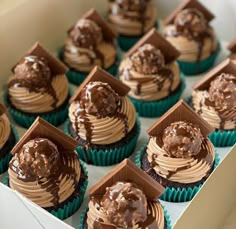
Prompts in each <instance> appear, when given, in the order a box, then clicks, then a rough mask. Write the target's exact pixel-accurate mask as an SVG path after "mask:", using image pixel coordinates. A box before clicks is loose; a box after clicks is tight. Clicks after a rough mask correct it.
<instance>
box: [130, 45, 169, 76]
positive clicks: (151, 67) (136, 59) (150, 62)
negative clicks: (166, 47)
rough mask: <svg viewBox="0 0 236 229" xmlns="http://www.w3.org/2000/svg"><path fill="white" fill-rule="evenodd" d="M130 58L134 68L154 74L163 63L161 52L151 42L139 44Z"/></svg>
mask: <svg viewBox="0 0 236 229" xmlns="http://www.w3.org/2000/svg"><path fill="white" fill-rule="evenodd" d="M130 59H131V62H132V65H133V67H134V69H135V70H136V71H137V72H140V73H144V74H155V73H157V72H158V70H160V69H161V68H162V67H163V66H164V65H165V59H164V56H163V54H162V53H161V51H160V50H159V49H157V48H155V47H154V46H153V45H151V44H145V45H143V46H141V47H140V48H139V49H138V50H137V51H136V52H135V53H134V54H133V55H132V56H131V57H130Z"/></svg>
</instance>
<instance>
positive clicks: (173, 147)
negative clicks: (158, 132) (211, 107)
mask: <svg viewBox="0 0 236 229" xmlns="http://www.w3.org/2000/svg"><path fill="white" fill-rule="evenodd" d="M162 140H163V149H164V150H165V151H166V153H167V154H168V155H169V156H171V157H175V158H189V157H191V156H195V155H197V154H198V153H199V152H200V150H201V144H202V140H203V136H202V134H201V131H200V129H199V128H198V127H197V126H195V125H193V124H192V123H188V122H184V121H179V122H174V123H171V124H170V125H169V126H168V127H166V129H165V130H164V134H163V137H162Z"/></svg>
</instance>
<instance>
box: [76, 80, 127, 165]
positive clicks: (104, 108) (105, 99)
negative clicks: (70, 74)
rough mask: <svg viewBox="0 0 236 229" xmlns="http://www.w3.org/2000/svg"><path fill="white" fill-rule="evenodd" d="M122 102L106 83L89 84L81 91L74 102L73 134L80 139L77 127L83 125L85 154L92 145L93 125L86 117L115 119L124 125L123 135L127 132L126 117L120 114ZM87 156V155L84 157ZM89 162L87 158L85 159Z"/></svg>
mask: <svg viewBox="0 0 236 229" xmlns="http://www.w3.org/2000/svg"><path fill="white" fill-rule="evenodd" d="M121 108H122V101H121V98H120V96H119V95H118V94H117V93H116V92H115V91H114V90H113V89H112V88H111V87H110V86H109V85H108V84H106V83H102V82H96V81H94V82H90V83H88V84H87V85H86V86H85V88H83V90H82V91H81V94H80V98H79V99H78V101H76V108H75V111H74V113H73V115H74V117H75V132H76V135H77V138H80V137H81V136H80V128H79V126H80V125H81V124H82V125H84V128H85V131H86V136H85V138H86V141H87V144H86V145H84V146H83V149H84V151H85V152H86V151H87V149H88V147H89V146H90V145H91V143H92V136H93V128H94V126H93V124H92V122H91V121H90V120H89V118H88V115H93V116H96V118H98V119H100V118H105V117H110V118H117V119H119V120H120V121H122V122H123V124H124V130H123V131H124V134H125V135H126V134H127V133H128V131H129V125H128V117H127V115H126V114H124V113H122V112H121ZM86 156H87V155H86ZM87 159H88V161H89V158H87Z"/></svg>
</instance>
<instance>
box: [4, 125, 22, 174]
mask: <svg viewBox="0 0 236 229" xmlns="http://www.w3.org/2000/svg"><path fill="white" fill-rule="evenodd" d="M18 138H19V136H18V133H17V130H16V129H15V128H14V127H13V126H11V133H10V136H9V138H8V140H7V141H6V143H5V144H4V146H3V147H2V149H0V174H1V173H4V172H5V171H7V169H8V164H9V162H10V160H11V158H12V154H11V150H12V148H13V147H14V145H15V144H16V143H17V141H18Z"/></svg>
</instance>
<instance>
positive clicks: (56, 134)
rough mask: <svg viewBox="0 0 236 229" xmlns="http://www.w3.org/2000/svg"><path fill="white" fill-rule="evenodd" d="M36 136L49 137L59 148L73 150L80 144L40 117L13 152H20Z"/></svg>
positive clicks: (67, 150)
mask: <svg viewBox="0 0 236 229" xmlns="http://www.w3.org/2000/svg"><path fill="white" fill-rule="evenodd" d="M34 138H47V139H48V140H51V141H52V142H53V143H55V144H56V145H57V147H58V149H59V150H62V151H66V152H68V153H69V152H72V151H74V150H75V148H76V147H77V146H78V142H77V141H76V140H74V139H73V138H71V137H69V136H68V135H66V134H64V133H63V132H62V131H61V130H59V129H58V128H56V127H55V126H53V125H51V124H50V123H48V122H46V121H44V120H43V119H42V118H40V117H38V118H37V119H36V120H35V121H34V123H33V124H32V125H31V127H30V128H29V129H28V130H27V131H26V133H25V134H24V135H23V136H22V138H21V139H20V140H19V142H18V143H17V144H16V145H15V147H14V148H13V149H12V151H11V152H12V154H15V153H18V152H19V151H20V150H21V148H22V147H23V145H24V144H25V143H27V142H28V141H30V140H31V139H34Z"/></svg>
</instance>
